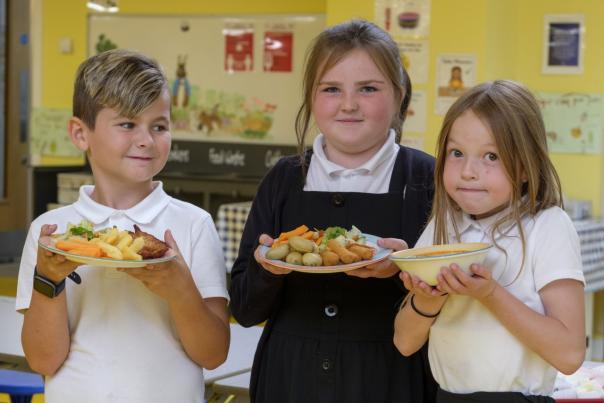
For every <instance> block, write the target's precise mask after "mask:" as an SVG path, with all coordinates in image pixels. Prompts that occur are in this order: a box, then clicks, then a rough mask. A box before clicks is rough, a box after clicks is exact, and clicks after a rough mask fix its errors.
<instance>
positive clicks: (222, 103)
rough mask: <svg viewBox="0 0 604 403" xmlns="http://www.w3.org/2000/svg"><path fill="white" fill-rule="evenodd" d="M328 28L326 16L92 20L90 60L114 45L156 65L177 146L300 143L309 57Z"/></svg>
mask: <svg viewBox="0 0 604 403" xmlns="http://www.w3.org/2000/svg"><path fill="white" fill-rule="evenodd" d="M324 27H325V16H324V15H321V14H317V15H250V16H241V17H233V16H135V15H91V16H90V17H89V30H88V33H89V38H88V53H89V55H92V54H95V53H97V51H98V50H100V49H106V48H107V47H109V48H110V47H113V46H116V47H119V48H126V49H132V50H137V51H139V52H142V53H144V54H147V55H149V56H151V57H153V58H154V59H156V60H157V61H158V62H159V63H160V64H161V65H162V67H163V68H164V70H165V72H166V75H167V76H168V80H169V83H170V89H171V92H172V94H173V107H172V118H173V119H172V120H173V128H172V129H173V130H172V134H173V137H174V139H177V140H187V141H191V140H194V141H212V142H216V141H219V142H223V141H226V142H244V143H245V142H249V143H268V144H295V142H296V136H295V132H294V121H295V116H296V113H297V111H298V108H299V106H300V101H301V99H302V93H301V92H302V75H303V71H302V69H303V63H304V57H305V54H306V50H307V48H308V46H309V44H310V43H311V41H312V39H313V38H314V37H315V36H316V35H317V34H318V33H319V32H320V31H321V30H323V28H324ZM179 63H180V64H183V63H184V66H182V67H183V68H181V69H179ZM288 63H289V65H288ZM183 73H184V77H183Z"/></svg>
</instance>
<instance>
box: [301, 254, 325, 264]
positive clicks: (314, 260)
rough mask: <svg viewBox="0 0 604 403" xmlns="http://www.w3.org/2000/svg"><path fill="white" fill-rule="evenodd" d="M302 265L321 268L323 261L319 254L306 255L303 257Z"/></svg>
mask: <svg viewBox="0 0 604 403" xmlns="http://www.w3.org/2000/svg"><path fill="white" fill-rule="evenodd" d="M302 264H303V265H304V266H321V264H323V259H321V256H320V255H319V254H317V253H305V254H304V255H302Z"/></svg>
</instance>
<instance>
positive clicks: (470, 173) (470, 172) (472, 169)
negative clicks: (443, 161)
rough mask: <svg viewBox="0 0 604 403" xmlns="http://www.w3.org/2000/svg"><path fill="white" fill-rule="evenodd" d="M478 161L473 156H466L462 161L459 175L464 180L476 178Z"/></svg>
mask: <svg viewBox="0 0 604 403" xmlns="http://www.w3.org/2000/svg"><path fill="white" fill-rule="evenodd" d="M477 164H478V162H477V161H475V160H474V159H473V158H468V159H466V160H465V161H464V163H463V166H462V169H461V177H462V178H463V179H465V180H473V179H476V178H478V166H477Z"/></svg>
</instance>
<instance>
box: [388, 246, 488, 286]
mask: <svg viewBox="0 0 604 403" xmlns="http://www.w3.org/2000/svg"><path fill="white" fill-rule="evenodd" d="M492 247H493V245H490V244H488V243H482V242H473V243H453V244H449V245H433V246H427V247H423V248H413V249H405V250H401V251H398V252H394V253H392V254H391V255H390V257H389V259H390V260H392V261H393V262H394V263H396V265H397V266H398V267H399V268H400V269H401V270H402V271H406V272H407V273H409V274H411V275H413V276H417V277H418V278H419V279H421V280H423V281H425V282H426V283H427V284H430V285H436V282H437V281H436V276H437V275H438V273H439V272H440V269H441V267H443V266H449V265H450V264H452V263H456V264H458V265H459V267H461V269H462V270H463V271H465V272H466V273H470V265H471V264H472V263H482V262H483V261H484V258H485V257H486V256H487V253H488V252H489V249H491V248H492Z"/></svg>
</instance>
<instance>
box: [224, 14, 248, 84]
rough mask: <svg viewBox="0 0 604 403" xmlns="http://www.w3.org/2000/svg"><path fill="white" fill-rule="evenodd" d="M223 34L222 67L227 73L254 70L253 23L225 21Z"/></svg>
mask: <svg viewBox="0 0 604 403" xmlns="http://www.w3.org/2000/svg"><path fill="white" fill-rule="evenodd" d="M222 32H223V34H224V69H225V71H227V72H228V73H231V74H233V73H234V72H241V71H252V70H254V25H253V24H249V23H239V24H238V23H227V24H226V25H225V27H224V29H223V30H222Z"/></svg>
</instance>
